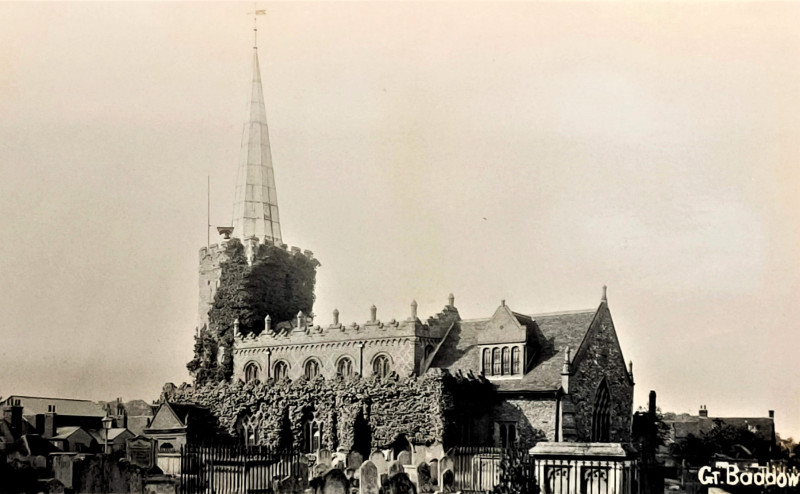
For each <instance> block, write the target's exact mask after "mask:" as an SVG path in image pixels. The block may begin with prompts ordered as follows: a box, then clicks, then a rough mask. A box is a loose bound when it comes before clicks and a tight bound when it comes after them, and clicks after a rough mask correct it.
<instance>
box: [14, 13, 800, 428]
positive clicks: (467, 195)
mask: <svg viewBox="0 0 800 494" xmlns="http://www.w3.org/2000/svg"><path fill="white" fill-rule="evenodd" d="M259 8H265V9H266V10H267V11H268V15H267V16H264V17H261V18H260V21H259V22H260V30H259V45H260V49H259V53H260V58H261V67H262V77H263V80H264V92H265V99H266V102H267V103H266V104H267V114H268V120H269V124H270V135H271V140H272V151H273V162H274V166H275V176H276V183H277V190H278V203H279V206H280V211H281V222H282V229H283V238H284V241H286V242H287V243H288V244H290V245H297V246H300V247H301V248H303V249H309V250H312V251H313V252H314V253H315V255H316V257H317V258H318V259H319V260H320V261H321V262H322V267H321V268H320V269H319V271H318V279H317V303H316V306H315V312H316V314H317V319H316V322H317V323H319V324H323V325H327V324H329V323H330V321H331V316H330V313H331V311H332V310H333V309H334V308H338V309H339V311H340V312H341V319H342V322H345V323H349V322H352V321H357V322H363V321H365V320H367V318H368V316H369V307H370V305H372V304H375V305H376V306H377V307H378V317H379V318H381V319H383V320H388V319H391V318H396V319H400V318H405V317H407V315H408V312H409V308H408V306H409V304H410V302H411V300H412V299H416V300H417V301H418V303H419V312H420V315H421V316H424V317H427V316H429V315H433V314H435V313H436V312H438V311H439V310H440V309H441V308H442V307H443V306H444V305H445V303H446V301H447V295H448V293H450V292H453V293H454V294H455V300H456V306H457V307H458V309H459V311H460V313H461V315H462V317H464V318H474V317H487V316H490V315H491V314H492V312H493V311H494V309H495V308H496V307H497V305H499V303H500V300H501V299H505V300H506V301H507V303H508V305H509V306H510V307H511V308H512V309H513V310H515V311H517V312H523V313H540V312H551V311H558V310H573V309H585V308H594V307H596V306H597V304H598V303H599V301H600V295H601V287H602V285H603V284H607V285H608V287H609V288H608V297H609V305H610V307H611V312H612V316H613V318H614V321H615V325H616V328H617V332H618V334H619V339H620V342H621V344H622V349H623V352H624V355H625V358H626V359H630V360H633V362H634V377H635V381H636V397H635V405H636V406H639V405H644V404H645V403H646V401H647V393H648V391H649V390H651V389H655V390H656V391H657V392H658V396H659V404H660V406H661V407H662V408H663V409H664V410H666V411H674V412H692V413H696V412H697V410H698V408H699V406H700V405H701V404H705V405H707V407H708V409H709V414H710V415H712V416H715V415H716V416H756V417H758V416H766V415H767V411H768V410H770V409H774V410H775V412H776V425H777V429H778V431H779V432H780V433H781V434H782V435H784V436H788V435H793V436H794V437H795V438H798V437H799V436H800V413H799V412H800V379H798V378H799V377H800V372H798V365H797V363H796V361H797V354H798V346H800V345H799V344H800V337H798V327H797V326H798V325H797V321H798V320H800V303H798V300H800V297H798V293H799V292H800V262H798V260H799V258H798V253H799V252H800V199H798V188H799V187H798V186H800V167H799V166H798V163H800V160H799V159H798V158H800V144H799V143H800V112H798V108H800V31H798V29H797V25H798V23H800V3H788V2H787V3H720V2H714V3H699V2H698V3H527V2H516V3H508V4H497V3H488V2H487V3H460V2H459V3H455V2H453V3H354V2H350V3H332V2H326V3H269V2H266V3H260V4H259ZM252 10H253V4H252V3H232V2H230V3H81V4H70V3H55V4H37V3H0V231H2V232H3V234H4V239H3V242H2V243H0V281H2V283H0V308H2V317H1V318H0V321H1V322H0V337H1V338H2V342H3V343H2V344H0V373H1V374H2V376H3V378H2V380H0V395H5V396H7V395H9V394H32V395H44V396H59V397H75V398H88V399H112V398H114V397H117V396H121V397H123V398H124V399H134V398H143V399H146V400H152V399H154V398H156V397H157V396H158V393H159V391H160V388H161V386H162V384H163V383H164V382H167V381H173V382H175V383H180V382H182V381H184V380H186V381H188V380H189V376H188V373H187V372H186V369H185V364H186V362H187V361H188V360H189V359H190V358H191V354H192V346H193V339H192V338H193V335H194V331H195V324H196V320H197V297H198V293H197V288H198V287H197V285H198V278H197V262H198V257H197V256H198V249H199V248H200V247H202V246H204V245H205V243H206V229H205V225H206V180H207V176H210V177H211V184H212V190H211V223H212V224H214V225H221V224H229V223H230V220H231V211H232V205H233V192H234V180H235V175H236V165H237V162H238V153H239V145H240V139H241V130H242V124H243V122H244V120H245V118H246V116H247V113H246V102H247V100H248V96H249V84H250V79H251V54H252V30H251V29H252V18H251V17H250V16H248V15H247V12H248V11H252ZM215 237H216V236H212V242H215V241H216V238H215Z"/></svg>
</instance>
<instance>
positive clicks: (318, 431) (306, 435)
mask: <svg viewBox="0 0 800 494" xmlns="http://www.w3.org/2000/svg"><path fill="white" fill-rule="evenodd" d="M321 447H322V422H321V421H319V420H316V418H315V417H314V415H313V414H312V415H311V417H309V418H308V419H306V421H305V423H304V424H303V450H304V451H305V452H306V453H316V452H317V451H319V449H320V448H321Z"/></svg>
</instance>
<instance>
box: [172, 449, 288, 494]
mask: <svg viewBox="0 0 800 494" xmlns="http://www.w3.org/2000/svg"><path fill="white" fill-rule="evenodd" d="M301 455H302V453H300V452H299V451H294V450H278V449H274V448H268V447H265V446H240V445H212V446H197V445H187V446H184V447H182V448H181V451H180V486H181V490H180V492H181V493H182V494H201V493H202V494H210V493H215V494H262V493H264V494H265V493H267V492H268V491H269V490H270V488H271V487H272V482H273V480H274V479H282V478H285V477H289V476H294V477H299V476H300V462H301Z"/></svg>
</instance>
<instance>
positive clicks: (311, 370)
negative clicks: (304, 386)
mask: <svg viewBox="0 0 800 494" xmlns="http://www.w3.org/2000/svg"><path fill="white" fill-rule="evenodd" d="M303 370H304V372H305V376H306V379H308V380H311V379H314V378H316V377H317V376H318V375H319V362H317V361H316V360H314V359H310V360H309V361H308V362H306V365H305V367H304V368H303Z"/></svg>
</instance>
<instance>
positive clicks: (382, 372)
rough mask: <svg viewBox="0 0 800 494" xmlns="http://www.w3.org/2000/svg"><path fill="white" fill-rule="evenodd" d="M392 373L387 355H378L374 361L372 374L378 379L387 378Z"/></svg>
mask: <svg viewBox="0 0 800 494" xmlns="http://www.w3.org/2000/svg"><path fill="white" fill-rule="evenodd" d="M389 372H391V367H390V365H389V357H387V356H386V355H378V356H377V357H375V359H374V360H373V361H372V374H373V375H376V376H378V377H386V376H388V375H389Z"/></svg>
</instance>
